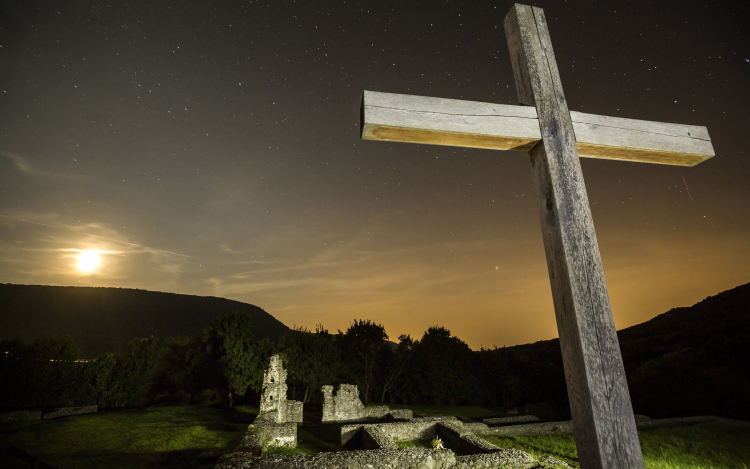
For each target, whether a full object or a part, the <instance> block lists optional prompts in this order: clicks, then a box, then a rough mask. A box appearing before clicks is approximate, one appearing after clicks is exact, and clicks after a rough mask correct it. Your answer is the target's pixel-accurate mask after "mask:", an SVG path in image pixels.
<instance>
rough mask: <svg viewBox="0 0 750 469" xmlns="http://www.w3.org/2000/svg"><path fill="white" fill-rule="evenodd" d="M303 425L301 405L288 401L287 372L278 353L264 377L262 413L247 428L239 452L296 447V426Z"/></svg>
mask: <svg viewBox="0 0 750 469" xmlns="http://www.w3.org/2000/svg"><path fill="white" fill-rule="evenodd" d="M298 423H302V402H300V401H290V400H287V398H286V370H285V369H284V366H283V364H282V361H281V357H280V356H279V355H278V354H277V355H274V356H272V357H271V362H270V364H269V365H268V369H267V370H266V372H265V373H264V374H263V391H262V394H261V396H260V412H258V416H257V417H256V418H255V422H253V423H252V424H251V425H250V426H249V427H248V429H247V433H245V437H244V438H243V439H242V442H241V443H240V446H239V448H238V451H243V452H248V453H252V454H254V455H257V454H260V452H261V451H262V450H263V448H264V447H268V446H287V447H295V446H297V424H298Z"/></svg>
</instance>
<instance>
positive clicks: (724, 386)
mask: <svg viewBox="0 0 750 469" xmlns="http://www.w3.org/2000/svg"><path fill="white" fill-rule="evenodd" d="M617 335H618V338H619V341H620V349H621V351H622V356H623V362H624V364H625V373H626V375H627V379H628V386H629V388H630V395H631V399H632V401H633V408H634V410H635V412H636V413H642V414H646V415H649V416H651V417H677V416H686V415H705V414H711V415H720V416H725V417H731V418H740V419H750V400H748V398H747V396H750V284H747V285H741V286H739V287H736V288H733V289H731V290H727V291H725V292H722V293H719V294H718V295H716V296H710V297H708V298H706V299H705V300H703V301H701V302H699V303H697V304H695V305H693V306H690V307H686V308H674V309H672V310H670V311H668V312H666V313H664V314H660V315H659V316H656V317H655V318H653V319H651V320H650V321H646V322H644V323H642V324H638V325H635V326H632V327H628V328H626V329H623V330H621V331H618V333H617ZM480 353H490V354H499V355H500V356H501V357H502V358H503V360H502V361H501V362H502V363H507V364H508V365H507V369H506V370H505V372H506V373H510V374H514V375H516V376H519V377H520V378H521V382H522V383H523V389H524V394H525V397H526V399H527V400H528V401H529V402H546V403H548V404H550V405H552V406H553V407H556V408H557V410H558V411H567V405H568V403H567V394H566V391H565V377H564V374H563V367H562V354H561V352H560V341H559V339H554V340H546V341H541V342H536V343H533V344H524V345H517V346H514V347H504V348H502V349H496V350H490V351H485V352H480Z"/></svg>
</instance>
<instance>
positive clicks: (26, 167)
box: [0, 151, 33, 173]
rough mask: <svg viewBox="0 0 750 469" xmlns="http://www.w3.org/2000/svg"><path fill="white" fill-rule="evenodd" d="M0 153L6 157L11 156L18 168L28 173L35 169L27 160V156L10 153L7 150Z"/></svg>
mask: <svg viewBox="0 0 750 469" xmlns="http://www.w3.org/2000/svg"><path fill="white" fill-rule="evenodd" d="M0 155H3V156H4V157H6V158H9V159H10V160H11V161H12V162H13V164H14V165H15V166H16V169H18V170H19V171H24V172H27V173H30V172H32V171H33V169H32V167H31V164H30V163H29V162H28V161H27V160H26V158H22V157H20V156H18V155H15V154H13V153H9V152H7V151H0Z"/></svg>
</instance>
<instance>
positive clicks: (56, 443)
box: [0, 406, 750, 469]
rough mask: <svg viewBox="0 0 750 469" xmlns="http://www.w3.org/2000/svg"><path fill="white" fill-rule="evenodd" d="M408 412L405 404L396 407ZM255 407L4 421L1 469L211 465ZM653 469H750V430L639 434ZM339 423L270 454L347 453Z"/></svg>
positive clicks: (565, 456)
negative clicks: (33, 462)
mask: <svg viewBox="0 0 750 469" xmlns="http://www.w3.org/2000/svg"><path fill="white" fill-rule="evenodd" d="M393 407H394V408H405V407H404V406H393ZM408 408H410V409H412V411H413V412H414V413H415V414H423V415H439V414H443V415H445V414H447V415H455V416H457V417H464V418H471V419H481V418H485V417H486V416H496V415H498V413H497V412H493V411H490V410H488V409H485V408H482V407H421V406H409V407H408ZM256 414H257V408H252V407H246V406H239V407H236V408H234V409H227V408H223V407H211V406H184V407H153V408H147V409H133V410H120V411H116V412H100V413H96V414H86V415H77V416H72V417H66V418H62V419H59V420H43V421H29V422H10V423H3V424H0V467H3V468H22V467H26V468H27V467H29V465H28V464H26V463H24V462H22V461H21V460H19V459H16V458H14V457H12V456H10V455H9V454H8V453H7V448H8V446H10V445H14V446H16V447H18V448H20V449H22V450H23V451H26V452H28V453H31V454H33V455H35V456H38V457H39V458H40V459H41V460H42V461H44V462H46V463H49V464H51V465H53V466H54V467H56V468H59V469H65V468H78V467H85V468H86V469H97V468H104V469H120V468H131V467H139V468H167V467H179V468H211V467H213V465H214V464H215V459H200V460H199V459H197V457H198V455H199V454H201V453H203V452H215V453H222V452H226V451H231V450H234V449H235V448H236V447H237V445H238V444H239V442H240V440H241V439H242V437H243V435H244V432H245V430H246V429H247V425H248V424H249V423H251V422H252V421H253V420H254V419H255V415H256ZM639 434H640V439H641V446H642V448H643V454H644V459H645V462H646V467H647V468H649V469H687V468H691V469H694V468H697V469H725V468H726V469H729V468H732V469H734V468H737V469H750V464H749V463H748V461H750V426H740V425H735V424H731V423H705V424H699V425H693V426H686V427H670V428H652V429H647V430H642V431H641V432H639ZM340 435H341V425H340V424H326V425H305V426H301V427H299V428H298V432H297V440H298V446H297V448H293V449H289V448H287V449H272V450H269V451H267V452H266V453H265V454H269V453H276V454H279V453H283V454H299V453H303V454H314V453H318V452H321V451H341V450H343V449H344V448H343V447H342V446H341V445H340ZM482 437H483V438H485V439H487V440H488V441H490V442H492V443H494V444H496V445H498V446H501V447H507V448H517V449H521V450H523V451H526V452H528V453H530V454H532V456H534V457H536V458H537V459H538V458H539V457H541V456H543V455H550V456H554V457H556V458H558V459H561V460H563V461H566V462H568V463H569V464H571V465H573V466H577V465H578V459H577V453H576V450H575V443H574V441H573V437H572V436H571V435H554V436H536V437H531V436H529V437H523V436H496V435H493V436H486V435H485V436H482ZM397 444H398V445H399V446H400V447H410V446H425V447H430V444H431V442H430V441H429V440H423V441H422V440H417V441H410V442H399V443H397Z"/></svg>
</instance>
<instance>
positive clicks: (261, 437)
mask: <svg viewBox="0 0 750 469" xmlns="http://www.w3.org/2000/svg"><path fill="white" fill-rule="evenodd" d="M270 446H287V447H291V448H294V447H295V446H297V424H296V423H293V422H284V423H276V422H269V421H260V422H257V421H256V423H253V424H251V425H250V426H249V427H248V429H247V432H246V433H245V436H244V437H243V438H242V441H241V442H240V445H239V447H238V448H237V450H238V451H244V452H250V453H253V454H259V453H260V452H261V451H262V450H263V448H266V447H270Z"/></svg>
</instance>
